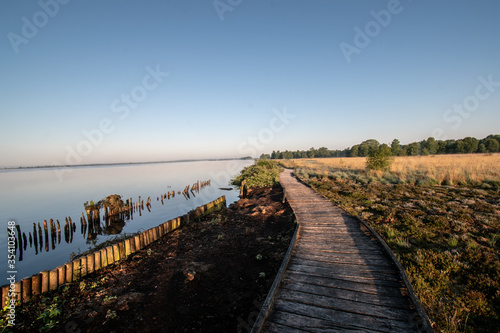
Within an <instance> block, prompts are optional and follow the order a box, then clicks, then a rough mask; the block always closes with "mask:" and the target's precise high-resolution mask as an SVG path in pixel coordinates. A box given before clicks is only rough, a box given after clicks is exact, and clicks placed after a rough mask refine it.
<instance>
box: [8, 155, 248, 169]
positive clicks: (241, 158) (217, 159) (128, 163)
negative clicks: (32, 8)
mask: <svg viewBox="0 0 500 333" xmlns="http://www.w3.org/2000/svg"><path fill="white" fill-rule="evenodd" d="M252 159H253V158H252V157H250V156H247V157H239V158H203V159H192V160H174V161H152V162H118V163H92V164H67V165H38V166H18V167H0V170H24V169H55V168H57V169H60V168H79V167H96V166H119V165H141V164H161V163H179V162H203V161H231V160H252Z"/></svg>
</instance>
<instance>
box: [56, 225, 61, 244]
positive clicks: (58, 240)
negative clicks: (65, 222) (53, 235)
mask: <svg viewBox="0 0 500 333" xmlns="http://www.w3.org/2000/svg"><path fill="white" fill-rule="evenodd" d="M57 244H61V224H60V223H59V220H57Z"/></svg>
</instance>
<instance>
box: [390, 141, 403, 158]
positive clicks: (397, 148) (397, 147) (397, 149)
mask: <svg viewBox="0 0 500 333" xmlns="http://www.w3.org/2000/svg"><path fill="white" fill-rule="evenodd" d="M391 152H392V155H393V156H399V155H400V154H401V143H400V142H399V140H398V139H394V140H392V143H391Z"/></svg>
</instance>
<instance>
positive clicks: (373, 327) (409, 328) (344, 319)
mask: <svg viewBox="0 0 500 333" xmlns="http://www.w3.org/2000/svg"><path fill="white" fill-rule="evenodd" d="M275 311H277V312H284V313H290V314H297V315H300V316H307V317H311V318H317V319H322V320H326V321H328V322H330V323H332V324H335V325H339V326H344V327H345V326H347V325H350V327H353V328H356V329H362V330H368V331H380V332H405V333H408V332H417V330H416V328H415V327H414V326H413V325H412V324H410V318H408V321H398V320H393V319H387V318H379V317H373V316H368V315H363V314H358V313H352V312H348V311H342V310H335V309H329V308H322V307H318V306H313V305H309V304H302V303H296V302H291V301H288V300H282V299H277V300H276V303H275Z"/></svg>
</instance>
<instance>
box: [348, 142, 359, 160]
mask: <svg viewBox="0 0 500 333" xmlns="http://www.w3.org/2000/svg"><path fill="white" fill-rule="evenodd" d="M358 155H359V145H354V146H352V148H351V149H350V150H349V157H357V156H358Z"/></svg>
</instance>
